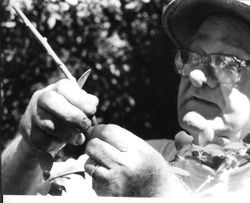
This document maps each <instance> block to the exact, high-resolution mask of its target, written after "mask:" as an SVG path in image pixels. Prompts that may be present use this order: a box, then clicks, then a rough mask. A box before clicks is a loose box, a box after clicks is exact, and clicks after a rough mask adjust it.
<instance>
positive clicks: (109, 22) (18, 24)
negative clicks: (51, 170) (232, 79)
mask: <svg viewBox="0 0 250 203" xmlns="http://www.w3.org/2000/svg"><path fill="white" fill-rule="evenodd" d="M167 3H168V1H163V0H60V1H59V0H43V1H41V0H13V1H7V0H3V1H2V7H1V11H0V13H1V61H2V62H1V63H2V64H1V66H2V71H1V110H2V114H1V150H3V149H4V148H5V146H6V144H7V143H8V141H9V140H11V139H13V137H14V136H15V134H16V132H17V128H18V123H19V120H20V117H21V115H22V114H23V113H24V111H25V108H26V106H27V104H28V102H29V100H30V98H31V96H32V94H33V93H34V92H35V91H36V90H37V89H40V88H43V87H45V86H46V85H48V84H50V83H53V82H56V81H58V80H59V79H60V78H64V75H63V74H62V73H61V72H59V70H58V69H57V68H56V65H55V63H54V62H53V61H52V59H51V57H50V56H48V54H47V53H46V51H45V49H44V48H43V47H42V45H41V44H40V43H39V42H38V41H37V40H36V39H35V37H34V36H33V34H32V33H31V32H30V30H29V29H28V28H27V27H26V26H25V25H24V24H23V23H22V21H21V19H20V18H19V17H17V16H16V14H15V11H14V10H13V9H12V8H11V7H10V4H15V5H17V6H19V7H20V8H21V9H22V11H23V12H24V13H25V15H26V16H27V17H28V18H29V20H30V21H31V22H32V23H33V24H34V25H35V27H36V28H37V29H38V31H39V32H40V33H41V34H42V35H43V36H45V37H46V38H47V40H48V42H49V44H50V45H51V47H52V48H53V49H54V51H55V52H56V53H57V54H58V56H59V57H60V58H61V59H62V61H63V62H64V63H65V64H66V66H67V67H68V69H69V70H70V72H71V73H72V74H73V75H74V76H75V77H76V78H78V77H80V76H81V74H82V73H83V72H85V71H86V70H87V69H89V68H91V69H92V73H91V75H90V77H89V79H88V81H87V83H86V85H85V87H84V88H85V90H86V91H88V92H89V93H92V94H94V95H96V96H98V97H99V99H100V104H99V108H98V112H97V114H96V116H97V119H98V122H99V123H115V124H118V125H120V126H122V127H124V128H126V129H128V130H130V131H132V132H133V133H134V134H136V135H138V136H139V137H141V138H143V139H157V138H173V137H174V135H175V133H177V132H178V131H179V129H180V128H179V126H178V123H177V115H176V98H177V89H178V80H179V79H178V76H177V75H176V73H175V71H174V69H173V65H172V60H171V57H170V55H169V50H171V49H172V48H173V44H172V43H171V42H170V40H169V39H168V38H167V36H166V35H165V34H164V31H163V29H162V26H161V14H162V8H163V6H164V5H165V4H167ZM81 153H83V147H73V146H70V145H68V146H66V147H65V148H64V149H63V150H62V152H61V153H60V154H59V155H58V157H59V158H60V159H64V158H67V157H75V158H76V157H78V156H79V155H80V154H81Z"/></svg>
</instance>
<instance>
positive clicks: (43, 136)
mask: <svg viewBox="0 0 250 203" xmlns="http://www.w3.org/2000/svg"><path fill="white" fill-rule="evenodd" d="M19 131H20V133H21V134H26V135H30V139H31V141H32V143H33V144H34V145H35V146H36V147H37V148H39V149H42V150H44V151H54V150H59V149H60V148H61V147H62V146H63V145H64V142H62V141H61V140H59V139H57V138H56V137H52V136H51V135H49V134H48V133H46V132H45V131H43V130H42V129H41V128H39V127H38V126H37V125H32V127H31V128H26V127H24V126H23V125H20V126H19Z"/></svg>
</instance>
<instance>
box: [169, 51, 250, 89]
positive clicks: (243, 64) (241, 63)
mask: <svg viewBox="0 0 250 203" xmlns="http://www.w3.org/2000/svg"><path fill="white" fill-rule="evenodd" d="M173 51H174V53H175V55H174V61H175V69H176V71H177V73H178V74H180V75H182V76H187V75H185V74H184V71H183V70H184V66H185V64H191V65H193V66H199V65H201V64H207V65H209V66H211V67H212V70H213V74H214V77H215V78H216V79H217V81H218V82H219V83H220V84H225V85H234V84H236V83H237V82H238V81H239V80H240V78H241V73H242V70H243V69H247V68H248V67H249V70H250V59H249V60H244V59H240V58H239V57H237V56H234V55H230V54H220V53H210V54H201V53H199V52H197V51H194V50H189V49H182V48H177V49H175V50H173ZM183 51H184V52H186V53H188V54H189V55H190V53H194V54H195V55H196V56H199V59H200V60H199V62H198V63H196V64H194V63H182V62H181V63H182V64H183V66H182V67H181V68H180V67H177V65H176V58H177V54H178V53H179V54H180V53H181V52H183ZM189 55H188V56H189ZM211 56H224V57H229V58H230V59H232V61H234V63H235V64H237V66H234V69H231V70H232V71H234V73H235V74H237V77H236V79H234V80H233V82H231V83H223V82H222V81H221V80H220V79H219V78H218V76H217V73H216V71H218V70H219V69H222V68H219V67H218V66H217V67H215V66H213V65H211V62H212V61H213V60H210V58H211ZM179 57H180V56H179ZM210 61H211V62H210ZM231 66H232V65H231ZM224 68H225V67H224ZM225 69H226V68H225Z"/></svg>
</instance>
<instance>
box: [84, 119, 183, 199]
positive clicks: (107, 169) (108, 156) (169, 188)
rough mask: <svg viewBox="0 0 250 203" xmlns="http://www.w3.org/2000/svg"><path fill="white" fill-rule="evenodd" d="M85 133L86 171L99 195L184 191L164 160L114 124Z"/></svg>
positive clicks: (159, 194)
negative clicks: (87, 135) (86, 135)
mask: <svg viewBox="0 0 250 203" xmlns="http://www.w3.org/2000/svg"><path fill="white" fill-rule="evenodd" d="M88 132H89V136H90V140H89V141H88V143H87V147H86V153H87V154H88V155H89V159H88V160H87V162H86V164H85V170H86V172H87V173H89V174H90V175H92V177H93V188H94V189H95V191H96V192H97V194H98V195H103V196H137V197H140V196H141V197H146V196H165V195H171V193H173V190H178V189H176V188H181V190H183V187H182V185H181V184H180V182H179V179H178V178H177V177H176V175H175V174H174V173H173V172H172V170H171V167H170V166H169V165H168V163H167V162H166V161H165V159H164V158H163V157H162V156H161V155H160V154H159V153H158V152H157V151H155V150H154V149H153V148H152V147H151V146H150V145H148V144H147V143H146V142H145V141H143V140H142V139H140V138H139V137H137V136H135V135H134V134H132V133H131V132H129V131H127V130H125V129H123V128H121V127H119V126H117V125H113V124H109V125H97V126H94V127H91V128H89V130H88ZM181 190H179V191H181ZM176 192H177V191H176Z"/></svg>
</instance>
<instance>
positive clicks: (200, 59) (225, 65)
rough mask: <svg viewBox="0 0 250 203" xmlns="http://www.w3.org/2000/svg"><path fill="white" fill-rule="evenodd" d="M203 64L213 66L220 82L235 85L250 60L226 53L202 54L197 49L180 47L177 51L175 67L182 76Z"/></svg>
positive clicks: (249, 63)
mask: <svg viewBox="0 0 250 203" xmlns="http://www.w3.org/2000/svg"><path fill="white" fill-rule="evenodd" d="M201 64H207V65H209V66H210V67H211V70H208V71H212V72H213V75H214V76H215V77H216V78H217V80H218V82H219V83H220V84H225V85H234V84H235V83H236V82H237V81H239V80H240V76H241V72H242V69H244V68H247V66H249V65H250V60H242V59H238V58H237V57H236V56H232V55H224V54H207V55H201V54H199V53H197V52H195V51H189V50H183V49H178V50H176V51H175V67H176V70H177V72H178V73H179V74H180V75H182V76H188V75H189V73H190V72H191V71H192V70H193V69H194V68H196V67H197V66H199V65H201Z"/></svg>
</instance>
